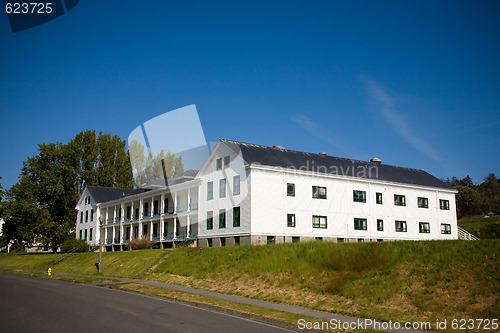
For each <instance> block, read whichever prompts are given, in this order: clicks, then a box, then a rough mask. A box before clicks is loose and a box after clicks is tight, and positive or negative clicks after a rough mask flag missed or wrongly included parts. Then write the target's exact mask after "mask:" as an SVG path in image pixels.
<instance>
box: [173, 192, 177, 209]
mask: <svg viewBox="0 0 500 333" xmlns="http://www.w3.org/2000/svg"><path fill="white" fill-rule="evenodd" d="M173 199H174V214H177V192H174V197H173Z"/></svg>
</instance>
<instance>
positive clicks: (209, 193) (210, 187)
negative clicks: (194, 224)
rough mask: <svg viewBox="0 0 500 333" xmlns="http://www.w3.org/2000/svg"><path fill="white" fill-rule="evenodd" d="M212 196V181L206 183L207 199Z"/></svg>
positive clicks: (210, 198)
mask: <svg viewBox="0 0 500 333" xmlns="http://www.w3.org/2000/svg"><path fill="white" fill-rule="evenodd" d="M213 198H214V182H208V183H207V200H212V199H213Z"/></svg>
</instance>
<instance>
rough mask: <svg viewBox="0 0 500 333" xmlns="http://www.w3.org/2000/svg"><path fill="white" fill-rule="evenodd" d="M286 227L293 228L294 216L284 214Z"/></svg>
mask: <svg viewBox="0 0 500 333" xmlns="http://www.w3.org/2000/svg"><path fill="white" fill-rule="evenodd" d="M286 226H287V227H295V214H286Z"/></svg>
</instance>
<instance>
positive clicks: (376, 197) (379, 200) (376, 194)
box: [375, 192, 382, 205]
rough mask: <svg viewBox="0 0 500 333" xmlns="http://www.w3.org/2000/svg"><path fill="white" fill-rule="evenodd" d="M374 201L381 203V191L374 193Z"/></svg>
mask: <svg viewBox="0 0 500 333" xmlns="http://www.w3.org/2000/svg"><path fill="white" fill-rule="evenodd" d="M375 202H376V203H377V204H379V205H381V204H382V193H380V192H377V193H375Z"/></svg>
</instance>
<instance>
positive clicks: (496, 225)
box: [458, 216, 500, 239]
mask: <svg viewBox="0 0 500 333" xmlns="http://www.w3.org/2000/svg"><path fill="white" fill-rule="evenodd" d="M458 225H459V226H460V227H462V228H464V229H465V230H467V231H468V232H470V233H471V234H473V235H475V236H477V237H479V238H480V239H500V216H494V217H488V218H484V217H478V218H470V219H460V220H458Z"/></svg>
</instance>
